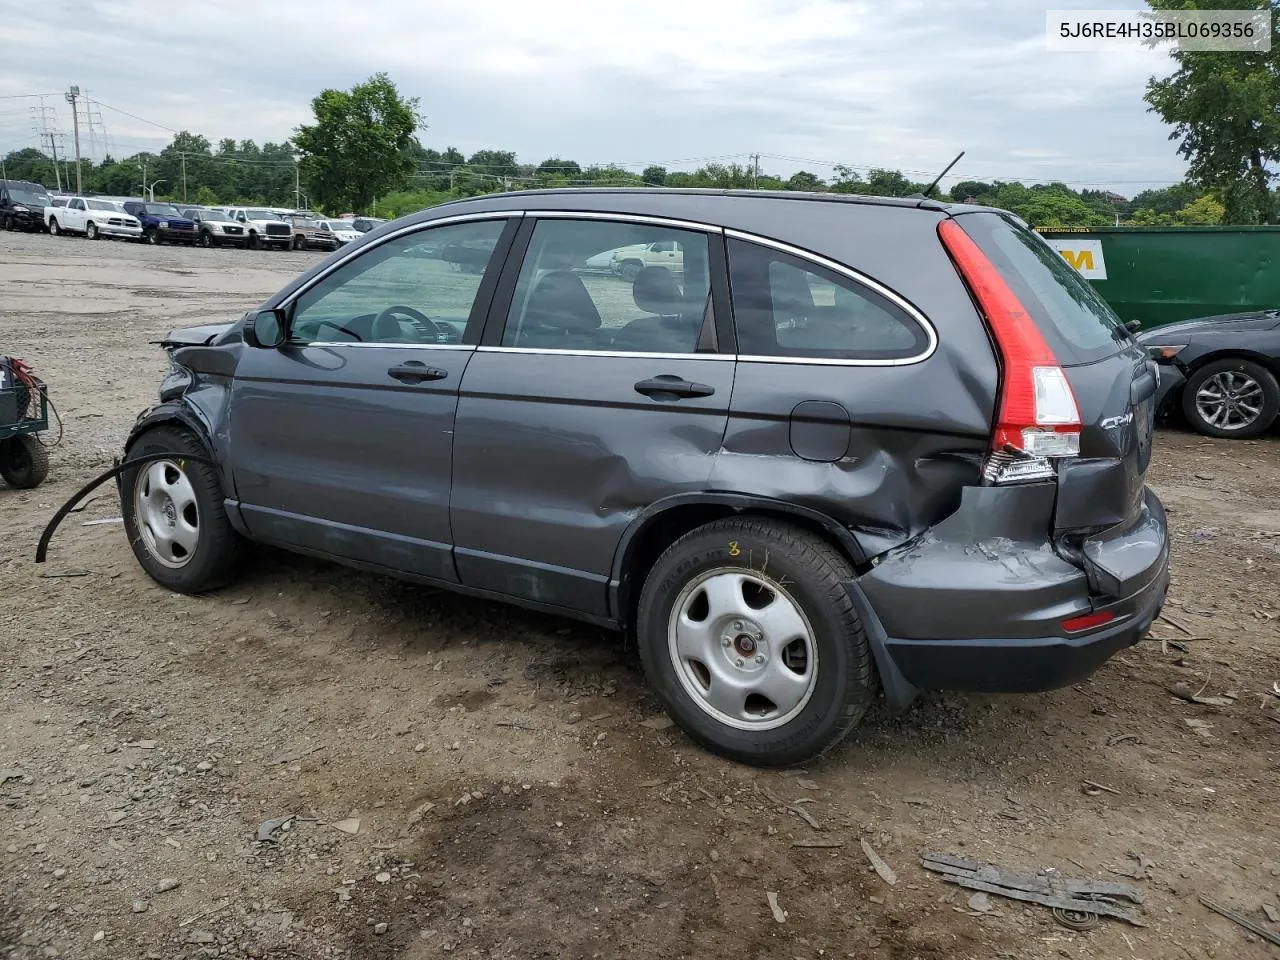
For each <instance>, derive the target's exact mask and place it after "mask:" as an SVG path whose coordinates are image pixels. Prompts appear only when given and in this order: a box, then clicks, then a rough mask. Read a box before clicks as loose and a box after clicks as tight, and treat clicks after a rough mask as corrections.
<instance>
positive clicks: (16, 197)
mask: <svg viewBox="0 0 1280 960" xmlns="http://www.w3.org/2000/svg"><path fill="white" fill-rule="evenodd" d="M9 199H10V200H12V201H13V202H14V203H29V204H31V206H33V207H49V206H52V205H53V201H52V200H50V199H49V195H48V194H47V193H35V192H34V191H31V190H24V189H22V188H21V187H10V188H9Z"/></svg>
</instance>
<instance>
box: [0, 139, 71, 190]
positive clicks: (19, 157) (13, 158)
mask: <svg viewBox="0 0 1280 960" xmlns="http://www.w3.org/2000/svg"><path fill="white" fill-rule="evenodd" d="M4 172H5V173H6V174H7V175H8V177H9V179H10V180H29V181H31V182H32V183H41V184H44V186H45V187H48V188H52V187H53V186H54V185H55V184H57V182H58V178H57V176H56V175H55V173H54V169H53V160H52V158H50V157H49V156H48V155H47V154H44V153H41V152H40V151H39V150H37V149H36V148H35V147H25V148H24V149H22V150H14V151H13V152H11V153H9V154H7V155H6V156H5V158H4Z"/></svg>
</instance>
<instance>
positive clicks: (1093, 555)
mask: <svg viewBox="0 0 1280 960" xmlns="http://www.w3.org/2000/svg"><path fill="white" fill-rule="evenodd" d="M1053 496H1054V491H1053V485H1052V484H1028V485H1025V486H1021V487H1009V488H997V487H972V488H968V489H967V490H966V492H965V496H964V499H963V501H962V503H961V506H960V509H959V510H958V511H957V512H956V513H955V514H953V515H952V516H951V517H949V518H948V519H947V520H945V521H943V522H942V523H941V524H939V525H938V526H937V527H934V528H933V529H932V530H931V531H930V533H929V534H927V535H926V536H925V537H923V538H921V539H920V540H918V541H916V542H915V543H913V544H911V545H909V546H907V547H904V548H902V549H901V550H898V551H894V552H892V553H891V554H889V555H888V556H887V557H886V558H885V559H884V560H882V562H881V563H879V564H878V565H877V566H875V567H874V568H872V570H871V571H869V572H868V573H867V574H865V575H864V576H863V577H861V578H859V579H858V580H857V581H854V582H853V583H852V584H851V585H850V586H851V592H852V591H853V589H857V590H859V591H861V593H862V594H863V597H864V598H865V608H866V612H867V613H869V614H871V615H872V616H871V619H873V620H874V621H876V622H874V623H873V624H871V625H870V626H869V627H868V634H869V636H870V637H871V638H872V641H873V646H875V647H877V648H878V649H877V650H876V657H877V663H878V666H879V667H880V673H881V678H882V680H883V681H884V686H885V690H886V693H887V695H888V696H889V699H890V701H891V702H892V703H894V705H895V706H905V703H906V702H909V701H910V698H911V696H912V695H913V694H914V689H913V688H918V689H933V690H967V691H980V692H987V693H1026V692H1034V691H1040V690H1051V689H1055V688H1057V687H1063V686H1067V685H1069V684H1071V683H1074V682H1076V681H1078V680H1080V679H1082V678H1083V677H1086V676H1088V675H1089V674H1090V673H1092V672H1093V671H1094V670H1096V669H1097V668H1098V667H1099V666H1101V665H1102V664H1103V663H1104V662H1105V661H1106V660H1107V659H1108V658H1109V657H1111V656H1112V655H1113V654H1115V653H1116V652H1117V651H1119V650H1122V649H1124V648H1126V647H1129V646H1132V645H1133V644H1134V643H1136V642H1137V641H1138V640H1140V639H1141V638H1142V637H1143V636H1144V635H1145V633H1146V631H1147V630H1148V628H1149V627H1150V626H1151V622H1152V621H1153V620H1154V619H1155V618H1156V616H1157V615H1158V614H1159V612H1160V609H1161V607H1162V606H1163V604H1164V597H1165V593H1166V592H1167V590H1168V586H1169V548H1168V542H1167V536H1166V525H1165V515H1164V508H1163V507H1162V506H1161V504H1160V501H1159V500H1158V499H1157V498H1156V496H1155V494H1153V493H1151V491H1149V490H1148V491H1146V494H1145V500H1144V503H1143V506H1142V510H1141V515H1140V517H1139V519H1138V520H1137V521H1136V522H1135V523H1133V524H1131V525H1129V527H1128V528H1127V529H1125V530H1124V531H1123V532H1122V533H1119V534H1118V535H1117V534H1110V533H1109V534H1105V535H1103V537H1101V538H1099V539H1098V540H1096V541H1093V540H1091V541H1088V542H1087V543H1086V545H1085V549H1084V561H1083V566H1084V568H1085V569H1081V567H1078V566H1076V565H1074V564H1071V563H1068V562H1067V561H1066V560H1064V559H1062V558H1061V557H1060V556H1058V554H1057V553H1056V552H1054V550H1053V549H1052V547H1051V546H1050V545H1049V543H1048V542H1047V539H1046V530H1047V526H1048V518H1049V517H1050V516H1052V505H1053ZM1037 518H1039V519H1038V520H1037ZM1037 531H1038V533H1037ZM1099 587H1101V588H1102V589H1103V590H1107V589H1110V590H1114V591H1115V592H1114V593H1110V594H1109V595H1108V594H1105V593H1099V592H1098V591H1099ZM1087 613H1111V614H1112V619H1111V620H1109V621H1108V622H1107V623H1105V624H1103V625H1102V626H1100V627H1097V628H1095V629H1092V630H1084V631H1079V632H1076V633H1068V632H1067V631H1065V630H1063V629H1062V626H1061V624H1062V621H1063V620H1066V619H1069V618H1071V617H1076V616H1080V615H1082V614H1087ZM865 619H868V617H866V616H864V620H865ZM877 634H878V636H877ZM877 641H878V642H877Z"/></svg>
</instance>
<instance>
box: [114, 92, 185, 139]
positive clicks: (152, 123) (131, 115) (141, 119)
mask: <svg viewBox="0 0 1280 960" xmlns="http://www.w3.org/2000/svg"><path fill="white" fill-rule="evenodd" d="M93 102H94V103H96V104H97V105H98V106H100V107H106V108H107V109H108V110H114V111H115V112H116V113H119V114H122V115H124V116H126V117H128V118H129V119H130V120H137V121H138V122H139V123H145V124H148V125H149V126H152V127H159V128H160V129H161V130H167V131H169V132H170V133H174V134H176V133H177V132H178V131H177V130H175V129H173V127H166V126H165V125H164V124H163V123H156V121H154V120H148V119H147V118H146V117H140V116H138V115H137V114H136V113H130V112H129V111H128V110H121V109H120V108H119V107H113V106H112V105H111V104H109V103H103V102H102V101H101V100H94V101H93Z"/></svg>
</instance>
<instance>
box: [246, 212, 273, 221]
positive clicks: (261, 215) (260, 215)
mask: <svg viewBox="0 0 1280 960" xmlns="http://www.w3.org/2000/svg"><path fill="white" fill-rule="evenodd" d="M244 215H245V216H246V217H248V218H249V219H250V220H279V219H280V215H279V214H278V213H272V212H271V211H270V210H246V211H245V212H244Z"/></svg>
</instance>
